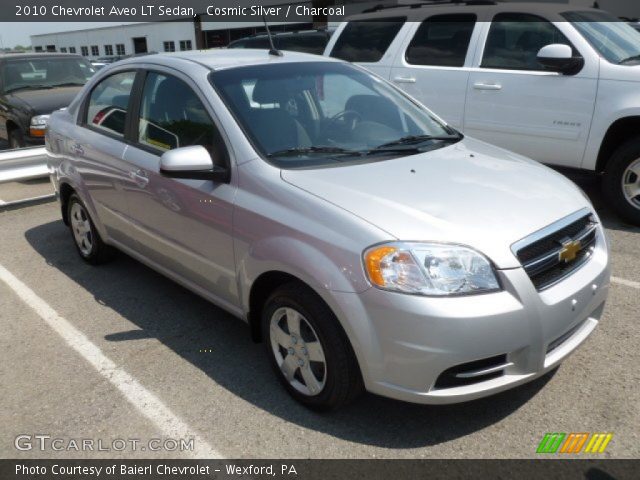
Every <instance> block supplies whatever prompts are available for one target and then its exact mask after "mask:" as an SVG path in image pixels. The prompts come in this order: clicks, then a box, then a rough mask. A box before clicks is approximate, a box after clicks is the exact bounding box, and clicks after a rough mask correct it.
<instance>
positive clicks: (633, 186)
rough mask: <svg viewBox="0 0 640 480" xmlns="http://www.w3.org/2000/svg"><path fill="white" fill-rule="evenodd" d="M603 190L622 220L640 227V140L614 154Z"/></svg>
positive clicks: (623, 146) (628, 144)
mask: <svg viewBox="0 0 640 480" xmlns="http://www.w3.org/2000/svg"><path fill="white" fill-rule="evenodd" d="M602 189H603V193H604V196H605V197H606V198H607V200H608V202H609V203H610V204H611V205H612V207H613V208H614V210H615V211H616V212H617V213H618V214H619V215H620V216H621V217H622V218H624V219H625V220H626V221H628V222H630V223H633V224H635V225H640V138H635V139H633V140H631V141H629V142H627V143H625V144H623V145H622V146H621V147H620V148H618V150H616V152H615V153H614V154H613V156H612V157H611V160H610V161H609V163H608V164H607V170H606V172H605V174H604V178H603V181H602Z"/></svg>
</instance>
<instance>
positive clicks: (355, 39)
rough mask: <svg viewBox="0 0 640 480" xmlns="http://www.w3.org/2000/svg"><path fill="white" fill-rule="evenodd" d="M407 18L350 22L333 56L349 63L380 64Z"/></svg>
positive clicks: (333, 51) (334, 49) (337, 43)
mask: <svg viewBox="0 0 640 480" xmlns="http://www.w3.org/2000/svg"><path fill="white" fill-rule="evenodd" d="M405 21H406V18H404V17H395V18H387V19H384V20H376V21H370V20H366V21H365V20H360V21H353V22H349V23H348V24H347V26H346V27H345V28H344V30H342V33H341V34H340V37H339V38H338V40H337V41H336V44H335V45H334V47H333V50H332V51H331V56H332V57H335V58H340V59H342V60H346V61H348V62H367V63H373V62H379V61H380V59H381V58H382V57H383V55H384V54H385V52H386V51H387V49H388V48H389V45H391V42H393V39H394V38H396V35H397V34H398V32H399V31H400V29H401V28H402V26H403V25H404V22H405Z"/></svg>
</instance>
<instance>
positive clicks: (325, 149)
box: [267, 146, 362, 158]
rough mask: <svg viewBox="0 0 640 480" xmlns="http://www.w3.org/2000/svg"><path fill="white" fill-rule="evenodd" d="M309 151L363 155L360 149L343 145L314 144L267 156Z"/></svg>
mask: <svg viewBox="0 0 640 480" xmlns="http://www.w3.org/2000/svg"><path fill="white" fill-rule="evenodd" d="M309 153H328V154H336V155H362V152H360V151H358V150H349V149H347V148H341V147H329V146H312V147H296V148H287V149H285V150H278V151H276V152H271V153H268V154H267V157H269V158H271V157H285V156H292V155H307V154H309Z"/></svg>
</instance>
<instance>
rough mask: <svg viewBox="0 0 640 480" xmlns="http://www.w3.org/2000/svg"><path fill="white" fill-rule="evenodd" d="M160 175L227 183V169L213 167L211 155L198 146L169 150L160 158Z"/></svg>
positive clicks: (217, 166)
mask: <svg viewBox="0 0 640 480" xmlns="http://www.w3.org/2000/svg"><path fill="white" fill-rule="evenodd" d="M160 173H162V174H163V175H165V176H167V177H172V178H188V179H189V178H190V179H201V180H213V181H215V182H225V183H226V182H228V181H229V174H230V172H229V169H228V168H227V167H221V166H219V165H214V162H213V160H211V155H210V154H209V152H208V151H207V149H206V148H204V147H203V146H200V145H194V146H191V147H182V148H176V149H174V150H169V151H167V152H165V153H163V154H162V156H161V157H160Z"/></svg>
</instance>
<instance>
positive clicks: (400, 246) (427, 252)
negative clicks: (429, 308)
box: [364, 242, 501, 296]
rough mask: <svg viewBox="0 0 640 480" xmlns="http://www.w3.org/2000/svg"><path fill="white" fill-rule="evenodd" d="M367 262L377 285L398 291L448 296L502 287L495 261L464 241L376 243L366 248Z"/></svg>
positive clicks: (368, 273) (495, 289)
mask: <svg viewBox="0 0 640 480" xmlns="http://www.w3.org/2000/svg"><path fill="white" fill-rule="evenodd" d="M364 266H365V271H366V272H367V275H368V277H369V281H370V282H371V283H372V284H373V285H375V286H376V287H379V288H382V289H384V290H391V291H395V292H402V293H410V294H417V295H427V296H447V295H462V294H474V293H487V292H495V291H499V290H500V289H501V288H500V283H499V282H498V279H497V277H496V274H495V271H494V269H493V266H492V265H491V262H490V261H489V260H488V259H487V258H486V257H485V256H484V255H482V254H481V253H479V252H477V251H475V250H473V249H471V248H469V247H465V246H462V245H454V244H446V243H413V242H412V243H402V242H394V243H386V244H383V245H376V246H374V247H371V248H369V249H368V250H366V251H365V252H364Z"/></svg>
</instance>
